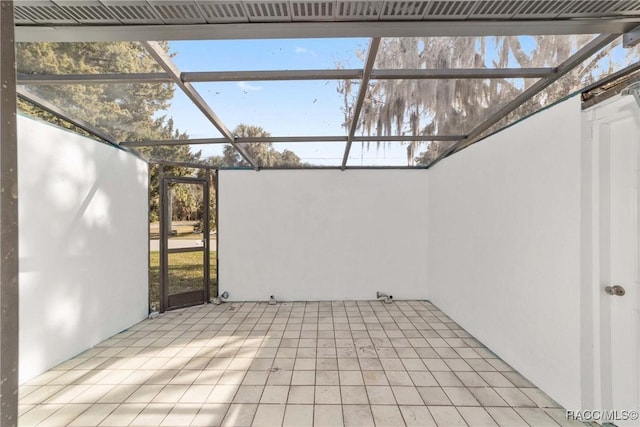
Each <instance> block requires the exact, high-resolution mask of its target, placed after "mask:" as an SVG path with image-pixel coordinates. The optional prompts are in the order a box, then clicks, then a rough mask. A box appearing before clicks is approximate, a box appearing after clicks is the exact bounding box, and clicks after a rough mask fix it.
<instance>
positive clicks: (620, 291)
mask: <svg viewBox="0 0 640 427" xmlns="http://www.w3.org/2000/svg"><path fill="white" fill-rule="evenodd" d="M604 291H605V292H606V293H608V294H609V295H613V296H617V297H621V296H623V295H624V294H625V293H627V291H625V290H624V288H623V287H622V286H620V285H614V286H607V287H606V288H604Z"/></svg>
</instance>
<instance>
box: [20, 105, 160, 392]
mask: <svg viewBox="0 0 640 427" xmlns="http://www.w3.org/2000/svg"><path fill="white" fill-rule="evenodd" d="M18 145H19V154H18V165H19V188H18V193H19V211H20V381H21V382H24V381H26V380H28V379H30V378H32V377H34V376H35V375H37V374H39V373H41V372H43V371H45V370H47V369H48V368H51V367H52V366H55V365H56V364H58V363H61V362H63V361H65V360H67V359H68V358H70V357H72V356H74V355H76V354H78V353H81V352H82V351H84V350H86V349H88V348H90V347H91V346H93V345H95V344H97V343H98V342H100V341H102V340H104V339H106V338H108V337H110V336H112V335H114V334H115V333H117V332H120V331H122V330H123V329H126V328H127V327H129V326H131V325H132V324H134V323H136V322H138V321H140V320H141V319H143V318H145V317H146V314H147V307H148V304H147V292H148V281H147V275H148V259H147V246H148V239H147V164H146V162H144V161H142V160H140V159H139V158H137V157H135V156H133V155H131V154H130V153H127V152H125V151H122V150H118V149H116V148H113V147H111V146H109V145H106V144H102V143H99V142H96V141H94V140H91V139H88V138H85V137H82V136H79V135H76V134H73V133H71V132H67V131H65V130H62V129H59V128H55V127H53V126H51V125H48V124H45V123H42V122H38V121H35V120H32V119H28V118H25V117H20V118H19V121H18Z"/></svg>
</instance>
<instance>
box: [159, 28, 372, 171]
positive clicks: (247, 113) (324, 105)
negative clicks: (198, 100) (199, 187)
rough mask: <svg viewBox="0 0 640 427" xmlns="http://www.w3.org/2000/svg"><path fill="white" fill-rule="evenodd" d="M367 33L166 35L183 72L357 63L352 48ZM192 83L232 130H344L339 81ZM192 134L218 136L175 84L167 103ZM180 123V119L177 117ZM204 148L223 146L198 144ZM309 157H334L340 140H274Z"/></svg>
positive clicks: (362, 43)
mask: <svg viewBox="0 0 640 427" xmlns="http://www.w3.org/2000/svg"><path fill="white" fill-rule="evenodd" d="M368 43H369V41H368V39H361V38H360V39H356V38H353V39H330V40H327V39H303V40H297V39H283V40H232V41H206V42H202V41H195V42H171V51H172V52H174V53H176V55H175V57H174V58H173V60H174V62H175V63H176V65H177V66H178V67H179V68H180V70H181V71H250V70H305V69H334V68H336V67H337V66H338V64H340V65H341V66H343V67H345V68H362V67H363V61H362V60H360V59H358V58H357V56H356V55H355V52H356V51H357V50H363V49H366V48H367V46H368ZM194 87H195V88H196V89H197V90H198V92H199V93H200V94H201V95H202V97H203V98H204V99H205V101H207V103H209V105H210V106H211V108H212V109H213V110H214V111H215V112H216V114H218V116H219V117H220V119H221V120H222V121H223V123H225V124H226V125H227V126H228V127H229V128H230V129H233V128H234V127H235V126H236V125H238V124H240V123H245V124H249V125H256V126H261V127H262V128H264V129H265V130H266V131H267V132H269V133H271V134H272V135H274V136H293V135H343V134H345V130H344V128H343V127H342V123H343V122H344V114H343V112H342V110H341V105H342V102H343V101H342V96H341V95H340V94H339V93H338V92H337V91H336V87H337V81H333V80H332V81H286V82H283V81H274V82H265V81H258V82H252V81H250V82H230V83H195V84H194ZM169 114H170V115H171V116H173V117H174V118H175V121H176V123H177V125H178V127H184V126H185V125H186V126H188V128H187V130H188V133H189V135H190V137H191V138H205V137H212V136H213V137H216V136H220V134H219V133H218V132H217V130H216V129H215V128H214V127H213V126H212V125H211V124H210V123H209V122H208V121H207V120H206V119H205V118H204V117H203V116H202V114H201V113H200V112H199V111H197V110H196V108H195V107H193V105H192V104H191V103H190V101H189V100H188V99H186V98H185V97H184V95H182V94H181V93H178V91H176V98H175V99H174V101H173V105H172V107H171V109H170V110H169ZM183 123H184V124H185V125H182V124H183ZM200 148H202V149H203V155H211V154H218V153H219V152H220V151H221V147H206V148H205V147H204V146H202V147H198V149H200ZM284 148H288V149H293V150H294V151H295V152H296V153H297V154H298V155H299V156H301V157H303V156H304V157H305V158H307V159H309V160H313V161H314V162H316V160H320V158H322V157H326V158H327V159H326V160H330V161H329V163H330V164H335V163H336V160H335V158H336V157H340V160H341V153H342V151H343V149H344V144H322V145H321V146H320V145H319V144H306V143H296V144H286V145H285V144H278V145H276V149H279V150H281V149H284Z"/></svg>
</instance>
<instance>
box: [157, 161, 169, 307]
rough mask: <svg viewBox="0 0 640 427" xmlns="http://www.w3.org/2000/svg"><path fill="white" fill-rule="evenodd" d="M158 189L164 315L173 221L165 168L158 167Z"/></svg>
mask: <svg viewBox="0 0 640 427" xmlns="http://www.w3.org/2000/svg"><path fill="white" fill-rule="evenodd" d="M158 168H159V170H158V188H159V191H160V193H159V194H158V215H159V217H160V218H159V220H160V242H159V243H160V313H164V312H165V311H166V310H167V306H168V305H169V283H168V282H169V276H168V274H167V269H168V268H167V263H168V262H169V253H168V247H169V246H168V241H167V239H169V234H168V233H167V227H168V225H167V224H168V223H169V224H170V223H171V220H170V219H169V218H167V217H168V215H171V213H169V214H167V203H168V202H167V186H166V182H165V179H164V168H163V167H162V166H161V165H160V166H158Z"/></svg>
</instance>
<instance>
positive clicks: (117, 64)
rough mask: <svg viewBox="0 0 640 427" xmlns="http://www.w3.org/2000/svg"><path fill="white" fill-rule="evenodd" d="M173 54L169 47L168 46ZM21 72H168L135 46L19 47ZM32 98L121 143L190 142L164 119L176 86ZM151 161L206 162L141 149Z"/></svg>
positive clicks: (45, 91)
mask: <svg viewBox="0 0 640 427" xmlns="http://www.w3.org/2000/svg"><path fill="white" fill-rule="evenodd" d="M163 47H164V49H165V50H167V51H168V49H169V45H168V43H163ZM16 48H17V56H16V58H17V68H18V72H19V73H22V74H110V73H149V72H158V71H162V70H161V69H160V67H159V66H158V64H157V63H156V62H155V61H154V60H153V58H151V56H149V54H148V52H147V51H146V50H145V49H144V48H143V47H142V46H140V45H139V44H138V43H134V42H119V43H84V42H81V43H17V44H16ZM28 90H29V92H31V93H32V94H34V95H37V96H39V97H41V98H43V99H45V100H47V101H49V102H51V103H52V104H54V105H56V106H58V107H59V108H61V109H62V110H63V111H64V112H65V113H66V114H67V115H68V116H70V117H73V118H78V119H82V120H84V121H86V122H87V123H89V124H91V125H92V126H93V127H94V128H96V129H98V130H101V131H103V132H105V133H106V134H108V135H111V136H112V137H114V138H115V139H116V140H118V141H143V140H161V139H187V138H188V135H187V134H186V133H184V132H180V131H179V130H178V129H175V127H174V123H173V120H172V119H171V118H167V117H166V116H164V115H162V114H161V113H162V112H163V111H164V110H166V109H167V108H168V107H169V105H170V101H171V99H172V98H173V95H174V87H173V84H170V83H144V84H140V83H122V84H91V85H82V84H74V85H54V86H29V87H28ZM19 107H20V109H21V110H22V111H23V112H25V113H27V114H30V115H33V116H36V117H38V118H41V119H44V120H46V121H49V122H51V123H54V124H56V125H59V126H63V127H66V128H69V129H72V130H74V131H77V129H76V128H75V127H74V126H72V125H70V124H68V123H66V122H64V121H62V120H60V119H58V118H57V117H54V116H53V115H51V114H49V113H47V112H45V111H42V110H40V109H38V108H37V107H34V106H32V105H30V104H28V103H26V102H20V103H19ZM135 151H137V152H138V153H140V154H141V155H142V156H143V157H146V158H150V159H167V160H174V161H183V162H189V161H194V160H197V159H199V158H200V153H199V152H198V153H191V151H190V148H189V146H171V147H168V146H164V147H137V148H135ZM164 172H165V174H166V175H172V176H185V175H189V174H191V173H192V172H191V170H189V169H185V168H178V167H166V168H165V171H164ZM149 188H150V196H151V197H150V198H151V202H150V220H151V221H157V219H158V203H159V169H158V167H157V166H155V165H152V166H151V167H150V183H149Z"/></svg>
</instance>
